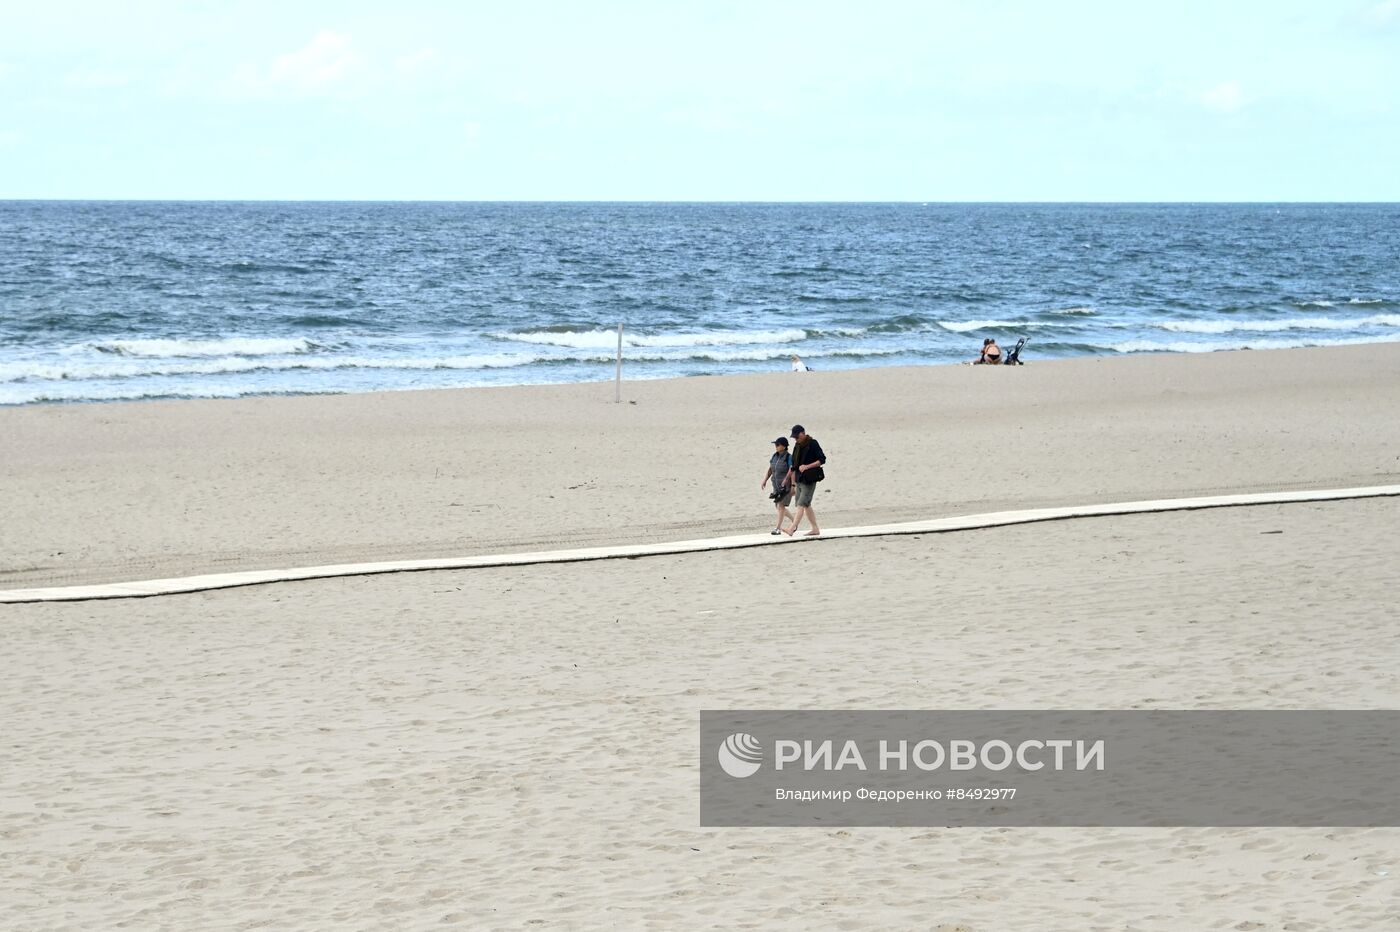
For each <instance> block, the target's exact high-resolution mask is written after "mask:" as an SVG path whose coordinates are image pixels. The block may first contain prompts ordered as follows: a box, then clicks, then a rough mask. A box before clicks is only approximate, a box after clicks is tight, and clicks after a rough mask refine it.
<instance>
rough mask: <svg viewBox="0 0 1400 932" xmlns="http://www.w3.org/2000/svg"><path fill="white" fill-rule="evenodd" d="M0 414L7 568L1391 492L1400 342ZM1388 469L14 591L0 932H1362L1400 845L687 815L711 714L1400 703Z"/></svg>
mask: <svg viewBox="0 0 1400 932" xmlns="http://www.w3.org/2000/svg"><path fill="white" fill-rule="evenodd" d="M612 397H613V388H612V386H611V384H602V383H595V384H583V385H568V386H538V387H521V388H510V389H473V390H460V391H432V392H401V393H386V394H374V395H357V396H329V397H302V398H257V399H244V400H232V401H180V402H145V403H138V404H111V405H83V406H48V407H25V408H12V409H4V410H0V435H3V436H4V437H5V447H4V449H5V479H6V481H5V482H4V483H3V484H0V509H3V513H4V514H5V516H6V521H5V522H4V525H3V536H0V588H19V587H22V586H37V585H63V584H68V583H76V582H99V581H113V580H118V579H140V578H149V577H153V576H163V575H174V574H177V573H192V572H200V571H210V570H214V571H218V570H226V569H236V568H237V569H241V568H254V567H275V566H280V565H303V564H313V563H329V562H342V561H345V560H351V559H390V558H407V557H414V556H447V555H452V554H459V553H461V554H467V553H489V552H499V551H522V550H536V549H547V548H551V547H555V546H587V545H591V544H602V543H624V542H640V541H656V540H677V539H684V538H693V537H702V536H707V535H711V534H732V533H744V532H746V531H761V530H764V529H765V528H766V527H767V526H769V522H770V521H771V518H772V509H771V506H770V503H769V502H768V501H767V499H766V498H765V497H764V494H763V493H762V492H760V491H759V489H758V483H759V479H760V478H761V477H762V475H763V469H764V465H765V463H766V459H767V456H768V454H769V452H770V450H771V447H770V446H769V441H771V440H772V439H773V438H774V437H776V436H778V434H779V433H783V434H785V433H786V432H787V430H786V429H787V428H788V427H789V426H790V425H791V424H792V423H793V422H795V421H800V422H801V423H803V424H804V425H805V426H806V427H807V428H808V430H809V431H810V432H811V433H812V434H813V435H814V436H816V437H817V438H818V439H819V440H820V441H821V443H822V446H823V447H824V448H825V450H826V452H827V454H828V456H829V457H830V463H829V466H828V470H827V472H828V476H829V478H828V481H827V482H825V483H823V486H822V488H821V489H820V491H819V493H818V496H817V501H816V506H817V509H818V511H819V514H820V516H821V520H822V523H823V525H824V526H826V527H840V526H849V525H856V524H873V523H878V522H882V521H899V520H910V519H915V518H924V517H936V516H940V515H956V514H970V513H976V512H985V511H993V510H998V509H1003V508H1015V507H1035V506H1040V505H1054V504H1073V503H1080V502H1112V501H1129V500H1137V499H1149V498H1168V497H1177V496H1185V495H1192V494H1207V493H1215V492H1235V491H1238V492H1253V491H1262V490H1267V489H1307V488H1340V487H1351V486H1369V485H1382V484H1393V483H1396V482H1400V418H1396V417H1395V412H1396V411H1400V344H1378V345H1370V346H1355V347H1345V348H1329V349H1308V350H1286V351H1277V352H1240V353H1228V354H1226V353H1221V354H1210V355H1197V356H1187V355H1174V356H1142V357H1132V358H1125V359H1097V358H1096V359H1082V360H1068V361H1060V362H1041V363H1034V364H1031V365H1027V366H1025V367H1024V368H1018V369H1014V370H1001V369H997V370H990V371H988V370H982V369H979V368H972V367H962V366H950V367H932V368H911V369H872V370H863V371H854V372H814V373H806V374H793V373H775V374H773V375H764V376H734V377H724V378H697V379H685V380H673V381H656V382H634V383H627V384H625V385H624V387H623V402H622V403H621V404H613V403H612ZM1397 526H1400V500H1398V499H1395V498H1383V499H1370V500H1361V501H1353V502H1336V503H1316V504H1297V505H1281V506H1257V507H1251V508H1232V509H1220V510H1212V511H1205V512H1190V513H1177V514H1160V515H1141V516H1128V517H1115V518H1096V519H1085V520H1075V521H1064V522H1055V523H1050V524H1040V525H1028V526H1021V527H1007V528H999V529H993V530H985V531H975V532H965V533H955V534H939V535H928V536H915V537H897V538H895V537H890V538H876V539H868V540H829V541H821V542H817V543H812V544H802V545H794V546H776V547H764V548H759V549H756V550H745V551H732V552H722V553H709V554H692V555H682V556H666V557H654V558H644V559H636V560H618V561H610V562H607V563H603V564H571V565H560V566H539V567H526V568H514V569H489V570H474V571H444V572H434V573H419V574H409V575H401V576H381V577H365V578H348V579H338V580H322V581H313V582H301V583H290V584H284V585H276V586H266V587H255V588H250V589H243V590H229V591H221V592H209V593H202V594H194V595H185V596H172V597H164V598H157V599H141V600H123V601H113V602H86V603H73V604H51V605H42V604H41V605H18V606H0V623H3V625H4V629H5V643H6V650H5V651H4V652H3V654H0V714H2V715H3V721H4V724H5V737H6V742H5V743H6V745H7V747H8V753H7V754H6V759H7V766H6V767H5V769H4V771H3V774H0V875H3V876H4V877H5V878H6V879H7V884H6V886H7V887H8V890H7V893H6V894H5V896H3V897H0V926H4V927H6V928H16V929H59V928H122V927H125V928H168V929H190V928H230V929H253V928H327V927H352V928H382V929H404V928H415V929H416V928H439V927H452V926H454V925H455V926H459V927H466V928H518V927H520V926H524V925H530V924H536V925H541V924H542V925H550V926H560V927H565V928H598V927H603V928H655V929H673V928H692V927H701V926H705V927H708V926H719V925H723V926H727V927H733V928H760V927H762V928H767V927H778V928H792V929H799V928H801V929H805V928H843V929H865V928H871V929H883V928H924V929H940V930H943V932H953V930H960V932H996V930H1004V929H1016V930H1019V929H1027V930H1057V929H1066V930H1071V929H1073V930H1128V929H1132V930H1181V929H1193V930H1194V929H1220V930H1235V929H1238V930H1248V929H1267V930H1289V932H1308V930H1314V932H1324V930H1338V929H1356V930H1363V929H1364V930H1375V929H1384V928H1391V927H1394V926H1396V925H1397V924H1400V905H1397V904H1400V896H1398V895H1397V888H1396V883H1397V880H1396V878H1397V876H1400V874H1398V873H1397V872H1400V829H1394V828H1385V829H1346V830H1329V829H1054V830H1051V829H996V830H992V829H982V830H979V829H958V830H947V829H918V830H913V829H888V828H886V829H870V828H861V829H854V828H853V829H841V830H825V829H702V828H700V827H699V826H698V799H697V773H696V737H697V719H698V712H699V710H700V709H704V708H857V709H858V708H870V709H879V708H929V709H935V708H967V709H975V708H1002V709H1015V708H1023V709H1039V708H1112V709H1255V708H1258V709H1264V708H1277V709H1302V708H1317V709H1346V708H1396V707H1397V706H1398V705H1400V672H1397V671H1400V665H1397V664H1396V662H1395V661H1396V658H1397V654H1396V648H1395V642H1396V633H1397V632H1396V622H1397V618H1396V611H1395V609H1394V605H1393V598H1394V592H1395V589H1396V585H1397V583H1400V567H1397V561H1396V559H1395V553H1396V550H1397V535H1396V531H1395V528H1396V527H1397Z"/></svg>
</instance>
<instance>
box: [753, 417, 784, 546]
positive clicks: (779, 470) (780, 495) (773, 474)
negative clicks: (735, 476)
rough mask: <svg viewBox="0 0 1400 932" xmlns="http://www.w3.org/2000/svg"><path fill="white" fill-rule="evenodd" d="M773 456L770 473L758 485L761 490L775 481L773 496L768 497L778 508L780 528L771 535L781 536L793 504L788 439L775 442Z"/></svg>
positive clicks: (769, 464) (781, 438)
mask: <svg viewBox="0 0 1400 932" xmlns="http://www.w3.org/2000/svg"><path fill="white" fill-rule="evenodd" d="M773 448H774V449H773V456H772V457H771V458H770V459H769V460H768V471H767V472H765V473H764V474H763V481H762V482H760V483H759V484H758V487H759V488H760V489H761V488H763V487H764V486H766V485H767V484H768V480H769V479H770V478H771V479H772V480H773V494H772V495H770V496H768V497H769V498H771V499H773V504H774V505H776V506H777V508H778V526H777V527H775V528H773V530H771V531H769V532H768V533H769V534H781V533H782V532H783V523H784V522H785V521H787V518H788V510H787V506H788V505H789V504H791V502H792V483H791V482H788V473H790V472H792V455H791V454H790V453H788V442H787V438H786V437H779V438H778V439H777V440H774V441H773Z"/></svg>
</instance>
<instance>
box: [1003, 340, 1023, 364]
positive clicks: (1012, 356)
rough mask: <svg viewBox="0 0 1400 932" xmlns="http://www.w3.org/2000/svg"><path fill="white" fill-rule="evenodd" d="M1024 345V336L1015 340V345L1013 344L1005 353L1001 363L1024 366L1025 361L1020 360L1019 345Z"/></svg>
mask: <svg viewBox="0 0 1400 932" xmlns="http://www.w3.org/2000/svg"><path fill="white" fill-rule="evenodd" d="M1025 345H1026V338H1025V337H1021V339H1019V340H1017V341H1016V345H1015V346H1013V347H1012V348H1011V352H1009V353H1007V354H1006V358H1005V359H1003V360H1002V361H1001V363H1002V365H1004V366H1024V365H1025V363H1023V362H1021V347H1023V346H1025Z"/></svg>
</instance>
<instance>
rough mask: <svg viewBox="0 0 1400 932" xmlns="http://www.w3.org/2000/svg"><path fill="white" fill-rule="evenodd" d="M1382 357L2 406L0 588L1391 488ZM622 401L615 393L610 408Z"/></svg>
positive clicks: (1395, 403) (1287, 356) (1361, 351)
mask: <svg viewBox="0 0 1400 932" xmlns="http://www.w3.org/2000/svg"><path fill="white" fill-rule="evenodd" d="M1397 369H1400V344H1384V345H1376V346H1358V347H1342V348H1335V349H1330V348H1329V349H1313V350H1286V351H1275V352H1240V353H1226V354H1211V355H1199V356H1143V357H1134V358H1127V359H1113V360H1110V359H1097V358H1096V359H1084V360H1070V361H1062V362H1033V363H1032V364H1031V365H1027V366H1024V367H1018V368H1007V367H1001V368H992V367H974V366H941V367H923V368H894V369H873V370H862V371H856V372H813V373H793V372H781V373H773V374H770V375H760V376H736V377H726V378H694V379H677V380H667V381H654V382H634V383H627V384H626V385H625V386H624V393H623V397H624V401H623V403H622V404H613V403H612V399H613V387H612V385H611V384H607V383H597V384H585V385H564V386H535V387H522V388H510V389H475V390H467V391H425V392H397V393H381V394H369V395H344V396H332V397H303V398H253V399H244V400H210V401H173V402H146V403H136V404H131V403H123V404H105V405H69V406H63V405H49V406H40V407H26V408H8V409H0V437H4V438H5V440H4V457H5V481H4V482H3V483H0V514H3V515H5V516H6V518H7V520H6V522H5V523H4V526H3V529H0V588H23V587H28V586H40V585H64V584H72V583H80V582H103V581H105V582H110V581H116V580H125V579H150V578H155V577H163V576H176V575H188V574H192V573H197V572H217V571H221V570H229V569H234V568H237V569H254V568H257V569H262V568H272V567H279V566H304V565H311V564H319V563H342V562H351V561H356V560H374V559H409V558H418V557H436V556H449V555H454V554H472V553H493V552H510V551H526V550H552V549H563V548H566V547H575V546H588V545H594V544H604V543H634V542H645V541H653V540H684V539H690V538H697V537H708V536H719V535H726V534H734V533H745V532H747V531H749V530H761V529H763V527H764V522H765V521H766V520H767V517H768V514H769V512H768V511H765V508H766V506H767V500H766V499H765V498H764V497H763V495H762V493H760V492H759V490H758V482H759V479H760V478H761V477H762V475H763V470H764V468H765V466H766V464H767V460H768V456H769V454H770V453H771V452H772V447H771V446H770V445H769V441H771V440H772V439H773V438H774V437H777V436H778V435H779V433H782V434H786V433H787V428H789V427H791V426H792V424H793V423H794V422H796V421H801V422H802V423H803V424H804V426H806V427H807V428H808V429H809V430H810V431H811V433H812V435H813V436H815V437H817V438H818V439H819V440H820V441H821V443H822V445H823V447H824V448H825V450H826V452H827V454H828V455H829V456H830V457H832V459H833V468H832V470H831V479H830V481H828V482H827V483H826V484H825V486H824V487H823V489H822V492H821V499H820V503H819V514H820V515H821V516H822V518H823V520H825V521H828V522H830V523H831V524H832V525H833V526H839V525H846V526H852V525H868V524H880V523H884V522H888V521H902V520H910V519H913V518H926V517H927V518H932V517H941V516H947V515H957V514H973V513H979V512H986V511H994V510H1001V509H1006V508H1028V507H1037V506H1043V505H1071V504H1078V503H1082V502H1111V501H1131V500H1139V499H1148V498H1176V497H1184V496H1188V495H1196V494H1214V493H1217V492H1218V493H1225V492H1252V491H1264V490H1266V489H1274V488H1283V489H1293V488H1338V487H1346V486H1366V485H1385V484H1392V483H1394V482H1396V481H1400V418H1396V417H1394V416H1389V417H1387V416H1386V414H1387V412H1392V413H1393V412H1395V411H1397V410H1400V379H1397V377H1396V372H1397ZM634 402H635V403H634Z"/></svg>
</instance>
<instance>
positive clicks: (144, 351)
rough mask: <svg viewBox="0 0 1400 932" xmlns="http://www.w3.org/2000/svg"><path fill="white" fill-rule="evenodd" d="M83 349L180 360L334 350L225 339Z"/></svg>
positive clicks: (297, 342)
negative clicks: (193, 357)
mask: <svg viewBox="0 0 1400 932" xmlns="http://www.w3.org/2000/svg"><path fill="white" fill-rule="evenodd" d="M80 348H81V349H94V350H97V351H98V352H99V353H110V354H112V355H114V356H135V357H139V358H142V359H161V358H165V359H169V358H176V359H178V358H181V357H190V356H196V357H197V356H290V355H296V354H299V353H315V352H318V351H321V350H325V349H329V348H330V347H328V346H326V345H325V344H322V343H317V342H315V341H314V340H308V339H306V338H305V337H288V338H276V337H272V338H269V337H224V338H222V339H218V340H102V341H98V342H94V343H85V344H83V345H82V346H81V347H80Z"/></svg>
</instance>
